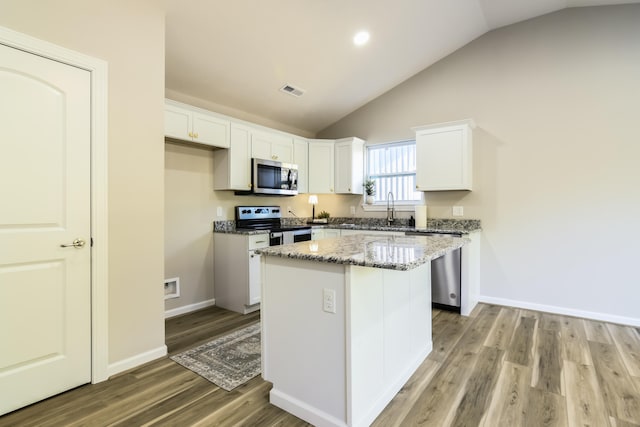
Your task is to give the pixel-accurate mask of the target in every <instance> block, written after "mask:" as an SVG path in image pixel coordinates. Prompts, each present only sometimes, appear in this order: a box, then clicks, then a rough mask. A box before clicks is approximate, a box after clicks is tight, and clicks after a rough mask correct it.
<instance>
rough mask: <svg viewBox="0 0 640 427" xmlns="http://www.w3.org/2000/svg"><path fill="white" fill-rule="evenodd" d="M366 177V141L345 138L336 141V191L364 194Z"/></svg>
mask: <svg viewBox="0 0 640 427" xmlns="http://www.w3.org/2000/svg"><path fill="white" fill-rule="evenodd" d="M363 178H364V141H363V140H361V139H359V138H343V139H338V140H336V142H335V192H336V193H339V194H362V191H363V186H362V184H363Z"/></svg>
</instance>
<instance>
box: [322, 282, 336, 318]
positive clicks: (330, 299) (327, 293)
mask: <svg viewBox="0 0 640 427" xmlns="http://www.w3.org/2000/svg"><path fill="white" fill-rule="evenodd" d="M322 310H323V311H325V312H327V313H335V312H336V291H335V290H333V289H327V288H324V289H323V290H322Z"/></svg>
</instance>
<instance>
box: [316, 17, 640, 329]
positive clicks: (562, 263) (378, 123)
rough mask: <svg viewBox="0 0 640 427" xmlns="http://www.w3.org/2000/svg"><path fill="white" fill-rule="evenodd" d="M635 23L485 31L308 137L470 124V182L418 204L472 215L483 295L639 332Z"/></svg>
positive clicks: (557, 21)
mask: <svg viewBox="0 0 640 427" xmlns="http://www.w3.org/2000/svg"><path fill="white" fill-rule="evenodd" d="M639 22H640V5H624V6H610V7H591V8H579V9H566V10H562V11H560V12H556V13H553V14H550V15H546V16H543V17H540V18H536V19H532V20H529V21H526V22H523V23H519V24H515V25H512V26H509V27H506V28H502V29H498V30H495V31H492V32H490V33H488V34H486V35H484V36H482V37H480V38H478V39H476V40H475V41H473V42H472V43H470V44H468V45H467V46H465V47H464V48H462V49H460V50H458V51H457V52H455V53H454V54H452V55H450V56H448V57H446V58H444V59H443V60H441V61H439V62H438V63H436V64H435V65H433V66H431V67H429V68H427V69H426V70H424V71H423V72H421V73H419V74H417V75H416V76H414V77H413V78H411V79H409V80H408V81H406V82H405V83H403V84H401V85H399V86H397V87H396V88H394V89H393V90H391V91H389V92H388V93H386V94H385V95H383V96H381V97H379V98H378V99H376V100H374V101H372V102H371V103H369V104H367V105H366V106H364V107H362V108H361V109H359V110H357V111H355V112H354V113H352V114H351V115H349V116H347V117H346V118H345V119H343V120H341V121H339V122H338V123H336V124H335V125H333V126H331V127H329V128H328V129H326V130H324V131H322V132H320V134H319V137H338V136H343V135H358V136H360V137H362V138H364V139H366V140H368V141H372V142H381V141H392V140H400V139H406V138H410V137H412V136H413V134H412V132H411V131H410V128H411V127H412V126H417V125H424V124H429V123H438V122H444V121H450V120H457V119H463V118H473V119H475V120H476V122H477V124H478V129H477V131H476V132H475V133H474V141H475V156H474V157H475V165H476V171H475V179H476V184H477V185H476V187H477V188H476V189H475V190H474V191H473V192H471V193H469V192H443V193H428V194H427V203H428V205H429V216H437V217H446V216H450V209H451V206H452V205H454V204H460V205H463V206H464V207H465V216H466V217H470V218H480V219H482V225H483V242H482V252H483V255H482V288H481V293H482V295H483V296H484V298H485V300H488V301H493V302H499V303H506V304H514V305H521V306H529V307H534V308H541V309H547V310H555V311H560V312H565V313H572V314H577V315H587V316H591V317H596V318H606V319H611V320H616V321H620V322H624V323H632V324H640V312H639V311H638V301H640V286H638V278H637V277H638V273H637V265H638V261H637V254H638V253H639V251H638V249H637V245H638V242H639V241H640V226H638V218H640V198H639V197H638V184H639V183H640V169H639V168H638V159H639V158H640V144H639V142H640V127H639V126H638V112H639V111H640V78H639V76H640V48H639V47H640V44H639V40H640V25H638V23H639ZM417 42H418V43H420V42H421V41H417ZM425 42H426V41H425Z"/></svg>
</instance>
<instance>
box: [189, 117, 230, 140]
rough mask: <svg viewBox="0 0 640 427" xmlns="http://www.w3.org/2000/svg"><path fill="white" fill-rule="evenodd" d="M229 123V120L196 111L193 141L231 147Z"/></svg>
mask: <svg viewBox="0 0 640 427" xmlns="http://www.w3.org/2000/svg"><path fill="white" fill-rule="evenodd" d="M229 125H230V121H229V120H224V119H221V118H219V117H215V116H211V115H208V114H202V113H198V112H194V113H193V133H192V134H193V141H194V142H197V143H200V144H206V145H212V146H214V147H221V148H229Z"/></svg>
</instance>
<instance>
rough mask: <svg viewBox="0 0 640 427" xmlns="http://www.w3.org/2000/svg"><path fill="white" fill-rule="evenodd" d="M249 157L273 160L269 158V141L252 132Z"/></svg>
mask: <svg viewBox="0 0 640 427" xmlns="http://www.w3.org/2000/svg"><path fill="white" fill-rule="evenodd" d="M251 157H254V158H256V159H267V160H273V159H272V158H271V141H268V140H267V139H266V138H264V137H263V136H262V135H261V134H257V133H252V134H251Z"/></svg>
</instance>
